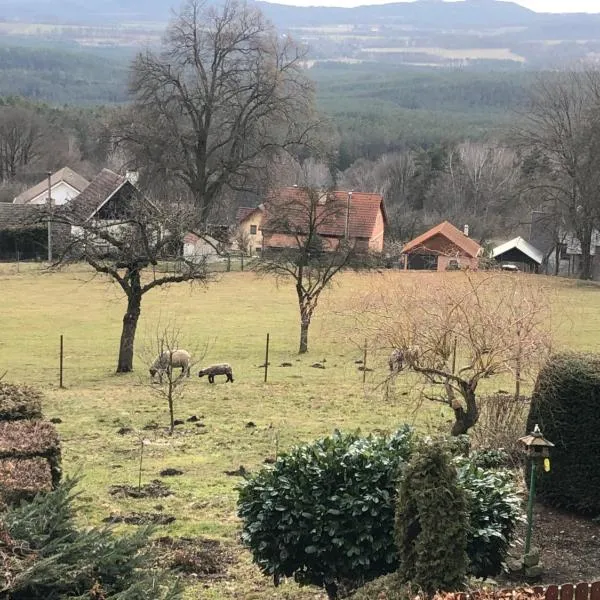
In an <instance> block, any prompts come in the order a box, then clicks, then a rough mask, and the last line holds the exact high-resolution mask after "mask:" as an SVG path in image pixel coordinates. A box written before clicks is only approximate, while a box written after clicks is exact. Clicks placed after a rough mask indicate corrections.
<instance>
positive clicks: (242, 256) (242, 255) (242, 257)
mask: <svg viewBox="0 0 600 600" xmlns="http://www.w3.org/2000/svg"><path fill="white" fill-rule="evenodd" d="M240 257H241V260H242V271H243V270H244V253H243V252H242V254H241V255H240Z"/></svg>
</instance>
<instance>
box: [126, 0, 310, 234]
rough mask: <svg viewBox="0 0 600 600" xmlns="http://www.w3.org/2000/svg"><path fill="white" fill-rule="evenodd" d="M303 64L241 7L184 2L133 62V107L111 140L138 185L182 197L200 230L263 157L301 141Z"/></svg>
mask: <svg viewBox="0 0 600 600" xmlns="http://www.w3.org/2000/svg"><path fill="white" fill-rule="evenodd" d="M303 56H304V51H303V49H301V48H300V47H299V46H297V45H296V44H295V43H294V42H293V41H292V39H291V38H290V37H289V36H278V35H277V32H276V31H275V29H274V28H273V26H272V25H270V24H269V23H268V22H267V21H266V20H265V19H264V17H263V16H262V14H261V13H260V11H259V10H258V9H257V8H255V7H253V6H251V5H250V4H246V3H244V2H238V1H236V0H226V1H225V2H224V3H223V4H220V5H219V6H217V5H214V4H209V3H208V2H204V1H202V0H190V1H189V2H188V3H187V4H186V5H185V7H184V8H183V9H182V10H181V12H180V13H179V14H178V16H177V17H176V18H175V19H174V20H173V22H172V23H171V24H170V26H169V27H168V29H167V32H166V35H165V38H164V43H163V47H162V50H161V51H160V52H158V53H155V52H152V51H147V52H146V53H144V54H140V55H139V56H138V57H137V58H136V60H135V62H134V63H133V67H132V72H131V92H132V94H133V103H132V105H131V107H130V108H129V109H128V110H127V111H126V112H125V114H124V115H122V117H121V118H120V119H119V121H118V123H117V125H116V128H115V134H116V141H117V142H118V143H120V144H122V146H123V147H124V148H125V149H126V150H127V152H128V155H129V156H130V159H131V163H132V165H134V166H135V167H136V168H137V169H139V170H140V173H141V176H142V180H145V181H146V182H150V183H152V182H153V181H157V180H158V181H168V182H169V183H170V185H171V186H173V187H178V188H179V189H180V190H181V191H182V192H185V193H187V194H189V196H190V198H191V199H192V200H193V202H194V204H195V206H196V209H197V220H198V228H201V226H202V225H203V224H206V223H207V221H208V219H209V218H210V217H211V216H212V212H213V210H214V208H215V206H216V205H218V203H219V201H220V200H219V199H220V198H221V197H222V194H223V193H224V192H226V191H227V189H234V190H240V189H242V190H243V189H247V188H253V187H255V182H256V180H257V179H259V178H260V177H261V176H262V175H263V174H264V173H266V172H267V171H268V169H267V167H268V165H269V159H270V158H271V157H272V156H274V155H275V154H277V153H280V152H282V151H285V150H289V151H294V150H296V149H298V148H299V147H302V146H304V145H306V144H307V143H308V142H309V140H310V137H311V134H312V133H313V131H314V129H315V123H316V121H315V118H314V114H313V99H314V91H313V86H312V84H311V82H310V81H309V80H308V79H307V78H306V77H305V76H304V75H303V73H302V69H301V61H302V58H303Z"/></svg>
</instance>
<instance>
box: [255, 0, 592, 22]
mask: <svg viewBox="0 0 600 600" xmlns="http://www.w3.org/2000/svg"><path fill="white" fill-rule="evenodd" d="M256 4H257V6H259V7H260V8H261V9H262V10H263V12H264V13H265V14H266V15H267V16H268V17H269V18H270V19H271V20H272V21H273V22H274V23H275V25H277V26H278V27H284V28H288V27H306V26H308V27H311V26H312V27H314V26H317V25H321V26H322V25H333V24H337V23H344V24H358V23H361V24H388V25H390V24H405V25H412V26H417V27H435V28H439V27H443V28H448V27H452V28H461V29H465V28H470V27H475V26H484V27H494V28H496V27H509V26H523V25H530V24H532V23H534V22H535V21H536V20H538V19H544V18H545V17H547V16H550V17H551V18H552V17H555V16H556V15H548V14H546V13H536V12H534V11H532V10H529V9H528V8H525V7H523V6H521V5H519V4H516V3H515V2H506V1H501V0H463V1H462V2H444V1H443V0H417V1H416V2H394V3H390V4H374V5H364V6H357V7H354V8H340V7H326V6H311V7H304V6H289V5H285V4H277V3H273V2H265V1H263V0H258V1H257V2H256ZM586 16H589V15H586Z"/></svg>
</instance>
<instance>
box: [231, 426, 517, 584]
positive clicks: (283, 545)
mask: <svg viewBox="0 0 600 600" xmlns="http://www.w3.org/2000/svg"><path fill="white" fill-rule="evenodd" d="M464 442H465V440H463V439H458V440H457V439H456V438H451V440H450V442H449V446H448V447H449V448H450V449H451V451H452V452H453V453H454V452H456V453H458V454H459V456H457V457H456V458H455V459H454V460H455V462H456V465H457V467H458V474H459V481H460V482H461V484H462V485H463V486H464V488H465V490H466V491H467V494H468V498H469V500H470V502H469V505H470V510H471V512H472V516H471V517H470V522H471V526H470V527H469V531H468V541H467V549H468V553H469V556H470V561H471V564H472V568H471V571H472V574H474V575H477V576H483V574H489V573H494V574H495V573H497V572H498V571H499V570H500V568H501V566H502V561H503V560H504V554H503V552H504V551H505V549H507V548H508V543H509V541H510V538H511V536H512V535H513V532H514V526H515V524H516V523H517V521H518V518H519V515H520V512H519V506H518V499H517V496H516V491H515V486H514V485H513V483H512V481H511V479H510V476H509V475H508V474H507V473H506V472H504V471H493V472H489V471H488V470H485V469H479V468H475V467H474V468H473V469H470V468H467V465H470V461H471V460H472V459H471V457H465V456H462V454H463V453H464V451H465V443H464ZM414 443H415V436H414V435H413V434H412V433H411V432H410V430H409V429H407V428H404V429H401V430H400V431H399V432H397V433H396V434H394V435H392V436H391V437H385V436H384V437H375V436H371V437H368V438H360V437H358V436H357V435H342V434H337V435H335V436H333V437H331V438H326V439H325V440H320V441H317V442H315V443H314V444H307V445H304V446H301V447H298V448H295V449H294V450H292V451H291V452H290V453H289V454H287V455H284V456H282V457H280V458H279V460H278V461H277V463H275V465H273V467H267V468H265V469H263V470H262V471H260V472H259V473H257V474H256V475H255V476H253V477H252V478H251V479H250V480H249V481H247V482H246V483H245V484H244V486H243V487H242V489H241V491H240V499H239V503H238V510H239V515H240V516H241V517H242V519H243V533H242V538H243V541H244V543H245V544H246V545H247V546H248V547H249V548H250V549H251V551H252V554H253V557H254V560H255V562H256V563H257V564H258V565H259V566H260V568H261V570H262V571H263V572H264V573H265V574H268V575H272V576H273V577H274V580H275V582H277V581H278V579H279V578H280V577H281V576H287V577H291V576H293V577H295V579H296V580H297V581H299V582H301V583H306V584H313V585H318V586H324V587H326V588H327V589H328V591H329V593H330V595H335V593H336V591H337V588H340V591H342V592H344V591H348V590H349V589H352V588H353V587H356V586H358V585H361V583H362V582H363V581H367V580H369V579H373V578H375V577H378V576H380V575H384V574H386V573H390V572H392V571H393V570H394V569H396V568H397V566H398V559H397V552H396V547H395V543H394V513H395V496H396V489H397V486H398V481H399V475H400V473H401V471H402V468H403V466H405V464H406V462H407V461H408V460H409V459H410V457H411V455H412V452H413V446H414ZM480 458H481V457H478V455H477V454H476V453H475V461H476V462H477V461H478V460H479V459H480ZM485 460H487V459H485ZM496 486H498V489H496ZM307 549H308V552H307Z"/></svg>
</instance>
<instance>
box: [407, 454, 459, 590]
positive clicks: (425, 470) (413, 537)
mask: <svg viewBox="0 0 600 600" xmlns="http://www.w3.org/2000/svg"><path fill="white" fill-rule="evenodd" d="M468 510H469V503H468V500H467V494H466V492H465V490H464V489H463V488H462V487H461V485H460V482H459V479H458V472H457V470H456V467H455V465H454V463H453V458H452V456H451V454H450V453H449V452H448V449H447V447H446V446H445V445H444V444H443V443H441V442H428V443H423V444H421V446H420V447H419V449H418V450H417V452H415V454H414V456H413V457H412V458H411V460H410V462H409V463H408V465H407V466H406V468H405V469H404V473H403V475H402V479H401V481H400V487H399V489H398V503H397V508H396V546H397V548H398V560H399V563H400V565H399V570H398V575H399V578H400V580H402V581H406V582H410V583H411V584H412V585H415V586H417V587H418V588H420V589H422V590H423V591H424V592H425V593H426V594H432V593H434V592H436V591H438V590H442V591H455V590H459V589H462V588H463V587H464V585H465V581H466V578H467V564H468V558H467V533H468V529H469V514H468Z"/></svg>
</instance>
